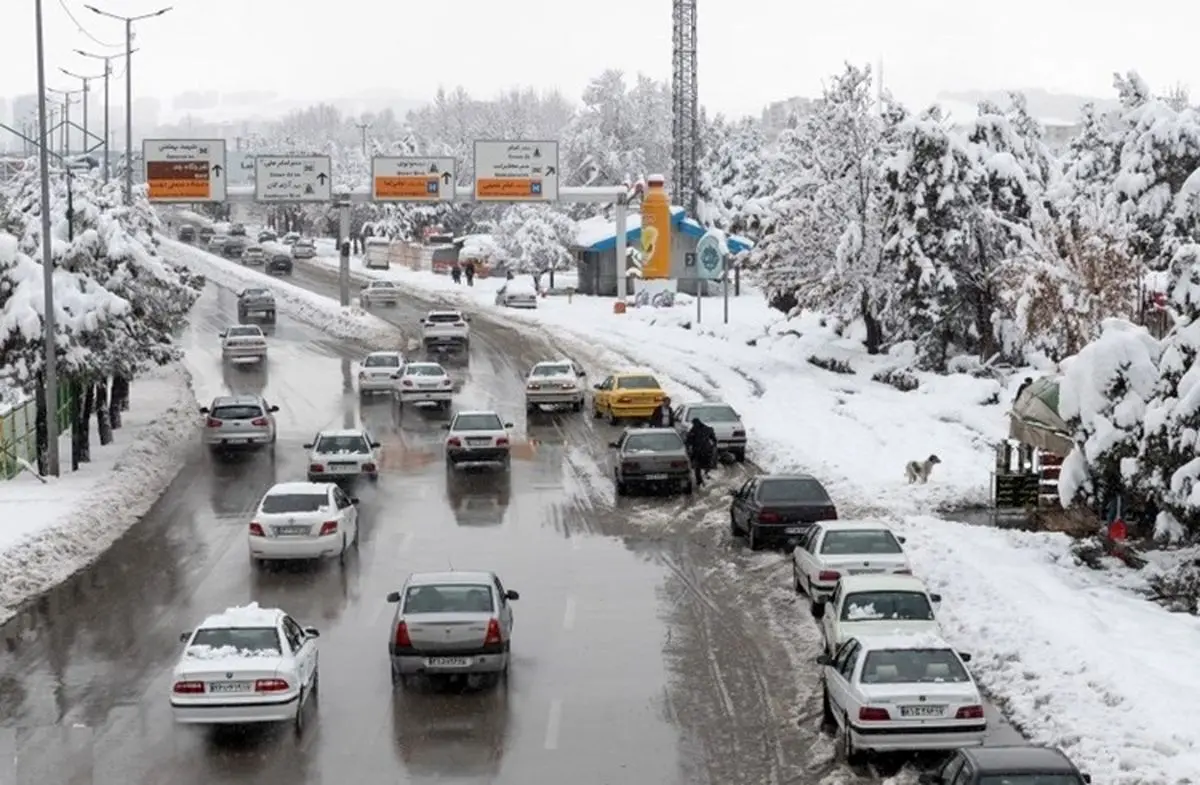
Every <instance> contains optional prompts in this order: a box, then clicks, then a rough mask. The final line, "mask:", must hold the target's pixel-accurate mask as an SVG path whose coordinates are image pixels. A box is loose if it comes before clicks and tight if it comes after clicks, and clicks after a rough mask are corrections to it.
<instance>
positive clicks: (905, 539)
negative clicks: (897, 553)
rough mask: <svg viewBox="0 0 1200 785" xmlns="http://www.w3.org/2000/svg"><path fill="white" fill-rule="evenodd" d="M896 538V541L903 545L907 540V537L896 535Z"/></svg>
mask: <svg viewBox="0 0 1200 785" xmlns="http://www.w3.org/2000/svg"><path fill="white" fill-rule="evenodd" d="M896 540H897V541H898V542H899V543H900V544H901V545H903V544H904V543H906V542H908V538H907V537H897V538H896Z"/></svg>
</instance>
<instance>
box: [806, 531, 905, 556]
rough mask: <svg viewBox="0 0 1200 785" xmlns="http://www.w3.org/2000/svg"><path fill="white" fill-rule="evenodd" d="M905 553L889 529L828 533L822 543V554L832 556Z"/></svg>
mask: <svg viewBox="0 0 1200 785" xmlns="http://www.w3.org/2000/svg"><path fill="white" fill-rule="evenodd" d="M903 552H904V549H903V548H901V547H900V542H899V540H897V539H896V538H895V537H894V536H893V535H892V533H891V532H890V531H888V530H887V529H860V530H857V531H833V532H826V533H825V539H823V540H822V541H821V553H827V554H829V555H830V556H848V555H851V554H856V553H862V554H886V553H903Z"/></svg>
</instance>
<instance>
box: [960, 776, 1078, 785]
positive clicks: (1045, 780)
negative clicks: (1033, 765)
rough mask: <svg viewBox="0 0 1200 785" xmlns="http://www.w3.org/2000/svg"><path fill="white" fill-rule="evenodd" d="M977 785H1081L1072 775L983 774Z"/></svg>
mask: <svg viewBox="0 0 1200 785" xmlns="http://www.w3.org/2000/svg"><path fill="white" fill-rule="evenodd" d="M979 785H1083V780H1081V779H1079V777H1077V776H1076V775H1074V774H984V775H983V776H982V777H980V778H979Z"/></svg>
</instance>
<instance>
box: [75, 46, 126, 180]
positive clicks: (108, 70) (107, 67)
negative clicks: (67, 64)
mask: <svg viewBox="0 0 1200 785" xmlns="http://www.w3.org/2000/svg"><path fill="white" fill-rule="evenodd" d="M136 51H137V50H136V49H132V50H130V52H129V54H132V53H133V52H136ZM75 53H76V54H79V55H83V56H84V57H90V58H92V59H93V60H103V61H104V182H105V183H107V182H108V171H109V159H110V158H111V157H112V153H111V151H110V149H109V147H110V145H111V144H112V133H110V132H109V130H108V113H109V106H110V104H109V102H108V82H109V79H110V77H112V61H113V58H114V57H123V56H126V55H97V54H92V53H91V52H85V51H83V50H82V49H76V50H75Z"/></svg>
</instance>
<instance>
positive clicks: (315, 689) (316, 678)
mask: <svg viewBox="0 0 1200 785" xmlns="http://www.w3.org/2000/svg"><path fill="white" fill-rule="evenodd" d="M309 697H310V698H312V699H313V700H315V701H319V700H320V699H321V669H320V668H317V669H316V670H315V671H313V679H312V686H311V687H309Z"/></svg>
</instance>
